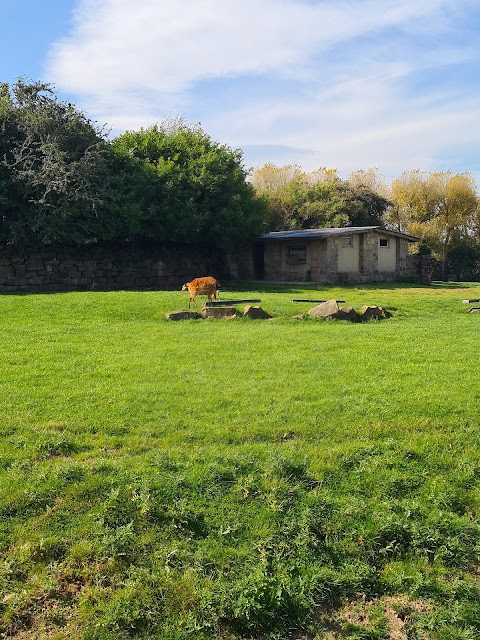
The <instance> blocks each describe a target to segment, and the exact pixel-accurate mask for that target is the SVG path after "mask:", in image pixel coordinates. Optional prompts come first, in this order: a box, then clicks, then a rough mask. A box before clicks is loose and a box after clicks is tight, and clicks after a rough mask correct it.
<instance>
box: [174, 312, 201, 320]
mask: <svg viewBox="0 0 480 640" xmlns="http://www.w3.org/2000/svg"><path fill="white" fill-rule="evenodd" d="M165 315H166V317H167V319H168V320H198V318H201V317H202V316H201V315H200V314H199V313H197V312H196V311H171V312H170V313H166V314H165Z"/></svg>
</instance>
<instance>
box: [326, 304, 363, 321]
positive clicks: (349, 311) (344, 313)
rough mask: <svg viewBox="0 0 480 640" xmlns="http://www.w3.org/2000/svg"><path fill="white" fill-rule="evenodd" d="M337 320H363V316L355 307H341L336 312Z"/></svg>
mask: <svg viewBox="0 0 480 640" xmlns="http://www.w3.org/2000/svg"><path fill="white" fill-rule="evenodd" d="M332 317H335V319H336V320H349V321H350V322H361V321H362V317H361V316H360V315H359V314H358V313H357V312H356V311H355V309H354V308H353V307H340V309H339V310H338V311H337V313H336V314H335V316H332Z"/></svg>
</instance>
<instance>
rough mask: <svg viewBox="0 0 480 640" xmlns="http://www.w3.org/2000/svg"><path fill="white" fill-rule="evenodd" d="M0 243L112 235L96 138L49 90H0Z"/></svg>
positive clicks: (34, 86) (100, 140)
mask: <svg viewBox="0 0 480 640" xmlns="http://www.w3.org/2000/svg"><path fill="white" fill-rule="evenodd" d="M0 128H1V135H0V206H1V212H2V213H1V219H0V241H2V242H3V243H25V244H29V245H38V244H41V245H44V244H54V243H66V244H75V243H77V244H78V243H81V242H83V241H84V240H86V239H91V238H107V237H111V236H114V235H115V233H116V228H115V224H114V222H115V221H114V220H112V219H111V218H110V217H109V212H110V211H111V209H110V208H109V204H110V201H111V196H112V192H111V189H110V186H111V181H110V166H109V162H108V158H107V155H108V154H107V143H106V140H105V136H104V135H103V133H102V132H101V131H100V130H99V129H98V128H97V127H96V126H95V125H94V124H93V123H92V122H91V121H90V120H89V119H88V118H87V117H86V116H85V114H83V113H82V112H81V111H79V110H78V109H76V108H75V107H74V106H73V105H72V104H70V103H67V102H63V101H61V100H60V99H59V98H58V96H57V95H56V93H55V91H54V89H53V87H52V86H51V85H49V84H43V83H39V82H34V83H27V82H26V81H25V80H23V79H20V80H18V81H17V82H16V84H15V85H14V86H13V87H12V88H10V87H9V86H8V85H7V84H2V85H1V86H0Z"/></svg>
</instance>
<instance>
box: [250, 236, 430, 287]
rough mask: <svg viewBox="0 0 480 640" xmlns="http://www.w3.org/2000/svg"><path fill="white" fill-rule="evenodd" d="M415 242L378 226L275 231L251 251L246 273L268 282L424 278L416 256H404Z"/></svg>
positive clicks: (340, 281) (413, 239) (420, 279)
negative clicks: (248, 270)
mask: <svg viewBox="0 0 480 640" xmlns="http://www.w3.org/2000/svg"><path fill="white" fill-rule="evenodd" d="M418 241H419V239H418V238H414V237H413V236H409V235H406V234H404V233H398V232H395V231H389V230H387V229H384V228H383V227H379V226H375V227H340V228H337V229H301V230H296V231H275V232H272V233H265V234H264V235H262V236H260V238H259V239H258V241H257V242H255V243H254V245H253V248H252V260H251V274H252V276H253V278H254V279H255V280H266V281H271V282H292V281H301V282H309V281H311V282H322V283H332V284H347V283H356V282H368V281H372V280H377V281H387V282H388V281H394V280H399V279H411V280H416V281H419V282H422V281H425V280H426V279H428V274H422V272H421V266H419V259H418V256H415V255H411V254H409V252H408V246H409V244H410V243H413V242H418Z"/></svg>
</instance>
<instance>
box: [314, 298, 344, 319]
mask: <svg viewBox="0 0 480 640" xmlns="http://www.w3.org/2000/svg"><path fill="white" fill-rule="evenodd" d="M339 311H340V307H339V306H338V303H337V301H336V300H327V301H326V302H322V303H321V304H318V305H317V306H316V307H313V308H312V309H310V311H309V312H308V315H309V316H311V317H312V318H335V317H336V316H335V314H337V313H338V312H339Z"/></svg>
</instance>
